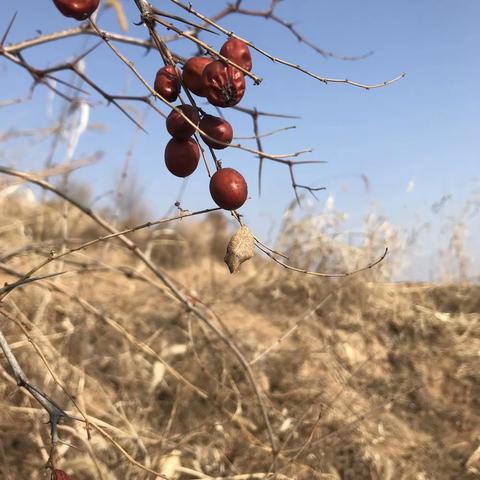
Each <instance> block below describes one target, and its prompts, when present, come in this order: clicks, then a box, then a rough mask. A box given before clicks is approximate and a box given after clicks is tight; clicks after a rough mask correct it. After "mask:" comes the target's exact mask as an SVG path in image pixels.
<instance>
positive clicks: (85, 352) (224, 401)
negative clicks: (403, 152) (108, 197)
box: [0, 197, 480, 480]
mask: <svg viewBox="0 0 480 480" xmlns="http://www.w3.org/2000/svg"><path fill="white" fill-rule="evenodd" d="M1 208H2V213H1V220H2V221H1V225H2V227H1V229H0V236H1V249H0V256H1V257H2V260H1V262H2V263H1V265H2V272H1V273H0V274H1V279H2V282H5V281H9V282H11V281H12V280H13V279H14V271H18V272H25V271H27V270H28V268H29V267H31V266H32V265H35V264H36V263H37V262H39V261H40V260H41V259H42V258H44V257H45V255H48V252H49V250H50V249H52V248H54V249H57V250H58V249H59V248H61V245H62V241H61V240H60V241H59V240H58V239H61V238H62V232H64V228H63V227H64V225H63V223H62V222H63V220H62V215H61V213H62V208H59V205H57V204H53V203H52V204H43V205H27V204H25V203H22V201H21V200H20V198H15V197H9V198H8V199H4V200H3V201H2V204H1ZM293 228H295V227H294V223H291V224H289V225H286V226H285V228H284V231H288V229H293ZM292 232H293V231H292V230H290V233H289V234H286V235H285V236H284V241H285V238H295V239H300V238H301V237H300V236H299V235H297V234H295V235H293V233H292ZM100 233H101V232H99V231H98V230H97V229H96V228H94V227H92V225H91V223H90V220H89V219H88V218H83V217H81V216H79V215H78V214H77V213H76V212H74V211H71V212H70V218H69V231H68V236H69V244H78V243H79V242H80V241H81V240H82V239H83V240H86V239H90V238H95V236H96V235H99V234H100ZM296 233H298V231H297V232H296ZM289 235H290V236H289ZM135 238H136V240H138V242H139V243H140V244H141V245H142V246H143V247H144V248H145V249H147V250H148V251H150V252H151V257H152V259H154V261H155V262H156V263H157V264H158V265H160V266H162V267H163V268H165V269H167V271H169V272H170V273H171V275H172V276H173V277H174V278H175V281H176V282H177V284H178V285H180V286H186V287H188V289H189V290H190V291H191V292H193V294H194V296H195V298H196V299H197V305H198V306H199V308H202V309H204V310H205V311H206V312H208V313H209V315H211V316H212V318H215V322H216V324H217V325H219V326H220V327H221V328H223V329H224V331H227V332H229V335H230V336H231V338H232V339H234V340H235V341H236V343H237V344H238V345H239V346H240V348H241V349H242V351H243V352H244V354H245V355H246V357H247V358H248V359H249V360H250V361H251V362H252V368H253V370H254V373H255V376H256V381H257V383H258V385H259V386H260V387H261V388H262V390H263V392H264V394H265V397H266V401H267V406H268V409H269V417H270V420H271V422H272V425H273V430H274V432H275V435H276V437H277V440H278V443H279V445H281V447H282V449H281V452H280V454H279V455H278V456H277V458H276V461H275V471H276V472H277V476H276V477H271V478H278V479H281V478H289V479H304V480H309V479H355V480H362V479H382V480H384V479H385V480H389V479H390V480H401V479H418V480H420V479H422V480H423V479H425V480H426V479H432V480H433V479H435V480H442V479H445V480H447V479H463V478H464V479H469V478H478V475H479V472H480V453H479V452H480V451H478V450H477V449H478V447H479V445H480V437H479V430H478V425H479V421H480V400H479V399H480V373H479V372H480V368H479V367H480V362H479V360H480V322H479V320H480V287H478V286H475V285H468V284H465V285H458V284H449V285H443V284H395V283H387V282H386V281H385V277H386V273H385V270H384V271H383V273H382V269H381V268H379V269H378V270H377V271H375V272H367V273H363V274H360V275H357V276H355V277H352V278H347V279H338V280H325V279H318V278H311V277H310V278H309V277H305V276H302V275H299V274H296V273H293V272H289V271H286V270H284V269H281V267H279V266H278V265H275V264H273V263H270V262H267V261H265V260H263V259H259V258H256V259H254V261H252V262H249V263H248V264H245V265H244V266H243V267H242V271H241V272H240V274H237V275H234V276H231V275H230V274H229V273H228V270H227V268H226V266H225V265H224V264H223V263H222V258H223V253H224V248H225V246H226V243H227V240H228V225H227V223H226V222H225V221H224V219H223V217H219V216H215V217H212V218H210V219H208V220H205V221H204V222H201V223H194V222H193V221H192V220H185V221H182V223H181V224H180V225H177V228H176V229H170V228H169V229H163V230H158V231H157V232H155V236H154V237H153V236H152V235H151V234H147V233H139V234H136V236H135ZM316 241H317V242H318V243H317V244H316V247H315V245H311V244H309V243H308V242H306V241H298V242H290V244H288V245H287V244H284V246H285V248H287V250H289V254H290V255H291V256H292V258H294V259H295V260H296V261H304V262H305V265H306V266H308V265H311V264H312V262H314V263H316V265H315V266H316V267H318V266H321V267H325V268H327V267H328V268H330V267H336V268H340V269H341V268H344V266H345V265H344V262H343V261H342V258H343V257H342V255H343V253H342V251H341V247H340V246H339V247H338V251H336V250H335V248H334V247H333V246H332V245H331V244H327V243H321V242H320V240H318V239H317V240H316ZM284 243H285V242H284ZM313 247H315V248H313ZM339 252H340V253H339ZM319 259H322V261H320V260H319ZM332 259H333V260H332ZM384 268H386V269H387V270H388V266H387V265H386V266H385V267H384ZM45 270H46V271H50V272H53V271H59V270H77V272H76V273H67V274H65V275H64V276H60V277H58V278H57V279H54V280H44V281H42V282H38V283H36V284H31V285H28V286H25V287H22V288H20V289H18V290H16V291H14V292H13V293H12V294H11V295H10V296H8V297H7V299H6V300H5V303H4V305H3V306H2V308H3V309H6V310H7V311H8V312H9V313H10V315H11V316H13V317H14V318H15V319H17V320H18V321H20V322H22V324H23V325H24V326H25V328H26V329H27V331H28V334H29V337H30V338H31V340H33V342H34V343H35V345H37V346H38V348H40V349H41V351H42V352H43V355H44V356H45V358H46V360H47V361H48V364H49V365H50V366H51V368H52V369H53V371H54V372H55V375H57V377H58V379H59V380H60V382H61V383H62V384H63V385H64V386H65V387H66V390H67V391H68V392H69V394H70V395H72V396H73V397H74V398H75V400H76V402H78V405H79V406H80V407H81V408H82V409H83V410H84V411H85V412H86V413H87V414H88V415H89V416H90V417H91V418H92V419H93V421H94V422H95V423H96V424H98V425H100V426H102V428H103V429H104V431H106V432H108V434H109V436H110V437H111V438H113V439H114V440H115V441H116V442H117V444H118V446H121V447H122V448H123V449H124V450H125V451H126V452H128V454H129V455H130V456H131V458H134V459H135V460H136V461H138V462H140V463H141V464H143V465H144V466H146V467H148V468H150V469H151V470H155V471H157V472H162V473H164V474H166V475H167V476H169V478H172V479H177V480H178V479H181V480H187V479H195V478H205V479H210V478H217V477H218V478H238V479H242V478H245V479H248V478H263V477H262V476H261V475H257V476H252V477H249V476H243V475H245V474H252V473H258V474H260V473H265V472H268V471H269V469H270V468H271V466H272V465H271V464H272V455H271V452H270V451H269V443H268V437H267V435H266V430H265V424H264V421H263V419H262V417H261V415H260V413H259V410H258V407H257V404H256V399H255V396H254V395H253V392H252V388H251V386H250V384H249V383H248V381H247V379H246V376H245V372H244V371H243V369H242V368H241V367H240V365H239V364H238V362H237V361H236V359H235V357H234V356H233V355H232V353H231V352H230V351H229V350H228V349H227V348H226V347H225V345H224V344H223V343H221V342H220V341H219V340H218V339H217V338H216V337H215V336H214V335H213V334H212V333H211V332H210V331H209V330H208V329H207V328H206V327H205V326H204V325H202V324H200V323H199V322H198V320H197V319H196V318H195V317H194V316H192V315H191V314H190V313H189V312H188V311H187V310H185V308H183V307H182V306H181V305H179V304H178V303H177V302H176V301H174V300H173V299H172V298H171V296H170V295H169V294H168V293H167V292H166V291H165V289H164V288H163V287H162V286H161V285H159V284H158V283H156V281H155V280H152V279H151V277H150V275H149V273H148V272H147V271H146V270H145V269H144V268H143V267H142V266H141V265H140V264H139V263H138V262H137V261H136V260H135V259H134V258H133V257H132V256H131V255H130V254H129V252H128V251H127V250H125V249H122V248H121V247H120V244H118V243H116V242H112V243H110V244H108V247H107V246H106V245H105V244H99V245H97V246H96V247H94V248H92V249H89V250H87V251H85V252H82V253H79V254H75V255H72V256H70V257H66V258H65V259H64V260H63V261H59V262H57V263H52V264H50V265H49V266H48V267H47V268H46V269H45ZM8 272H10V273H8ZM44 273H45V272H44ZM325 299H326V300H325ZM323 300H325V301H324V303H323V304H322V305H321V306H320V307H318V305H319V304H320V303H321V302H322V301H323ZM317 307H318V308H317ZM0 325H1V328H2V330H3V331H4V333H5V335H6V337H7V339H8V341H9V343H10V344H11V346H12V348H13V351H14V353H15V354H16V355H17V357H18V360H19V361H20V363H21V365H22V366H23V368H24V370H25V372H26V373H27V375H28V376H29V377H30V379H31V380H32V381H33V382H34V383H35V384H36V385H38V386H40V387H41V388H42V389H43V390H44V391H46V392H48V393H49V394H50V395H51V396H52V397H53V398H55V399H56V401H57V402H58V403H59V404H60V405H62V406H63V407H64V408H65V409H67V410H68V411H70V412H72V413H73V412H75V407H74V406H73V405H72V402H71V400H70V399H69V398H68V397H67V396H66V395H65V394H64V393H63V392H62V390H61V389H60V388H59V387H58V386H57V385H56V384H55V382H54V381H53V380H52V377H51V375H50V374H49V372H48V370H47V368H46V366H45V365H44V363H43V362H42V360H41V359H40V357H39V356H38V354H37V353H36V351H35V349H34V347H33V346H32V343H31V342H30V341H29V340H28V339H27V338H26V337H25V335H24V334H23V333H22V331H21V330H20V328H19V327H18V325H16V324H15V323H12V322H9V321H7V320H6V319H5V318H3V317H2V318H1V319H0ZM280 339H281V341H280ZM0 374H1V377H2V380H1V382H0V405H1V408H0V432H1V433H0V478H1V479H5V480H14V479H18V478H22V479H27V478H28V479H33V480H35V479H40V478H45V477H44V475H45V471H44V468H43V467H44V464H45V461H46V459H47V457H48V448H49V431H48V426H47V425H45V424H44V421H45V420H46V419H47V418H46V414H45V412H44V411H43V410H41V408H40V407H39V405H38V404H36V403H35V402H34V401H33V400H32V399H31V398H29V397H28V396H27V395H26V394H24V393H23V392H22V391H19V390H18V389H17V388H16V386H15V382H14V380H13V377H12V374H11V372H10V369H9V368H8V366H7V364H6V362H5V359H4V358H2V359H1V363H0ZM180 376H181V378H180ZM189 384H190V385H189ZM199 392H205V394H206V395H207V397H208V398H203V397H202V395H201V394H200V393H199ZM76 414H77V415H78V413H76ZM60 433H61V437H62V440H63V441H65V442H66V443H65V444H61V445H59V447H58V455H57V464H58V466H59V467H61V468H63V469H64V470H66V471H68V472H69V473H73V474H74V478H76V479H77V480H90V479H98V478H102V479H104V480H124V479H154V478H156V477H155V475H153V474H151V473H147V472H146V471H144V470H142V469H140V468H138V467H136V466H134V465H133V464H132V462H131V461H129V460H127V458H126V457H125V455H123V454H122V453H121V452H120V450H119V449H118V448H117V447H116V446H114V445H113V444H112V443H111V442H110V441H109V440H108V439H106V438H105V437H104V436H102V435H101V434H100V433H99V432H98V431H96V430H95V429H92V430H91V435H92V438H91V440H90V441H89V440H88V439H87V436H86V431H85V426H84V424H83V423H81V422H68V423H66V424H64V425H63V426H62V427H61V429H60ZM475 452H476V453H475ZM282 475H283V476H282Z"/></svg>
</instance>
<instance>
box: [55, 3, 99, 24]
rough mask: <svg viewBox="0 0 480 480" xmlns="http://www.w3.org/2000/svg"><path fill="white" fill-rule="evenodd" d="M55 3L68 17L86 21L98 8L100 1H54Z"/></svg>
mask: <svg viewBox="0 0 480 480" xmlns="http://www.w3.org/2000/svg"><path fill="white" fill-rule="evenodd" d="M53 3H54V4H55V6H56V7H57V8H58V9H59V10H60V12H62V13H63V15H65V16H66V17H72V18H75V19H76V20H85V19H86V18H88V17H89V16H90V15H91V14H92V13H93V12H94V11H95V10H96V9H97V8H98V5H99V4H100V0H53Z"/></svg>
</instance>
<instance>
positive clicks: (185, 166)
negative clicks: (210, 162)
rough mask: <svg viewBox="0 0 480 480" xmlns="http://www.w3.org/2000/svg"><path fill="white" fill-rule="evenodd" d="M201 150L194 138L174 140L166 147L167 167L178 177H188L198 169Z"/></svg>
mask: <svg viewBox="0 0 480 480" xmlns="http://www.w3.org/2000/svg"><path fill="white" fill-rule="evenodd" d="M199 160H200V149H199V148H198V145H197V142H195V141H194V140H193V139H192V138H189V139H188V140H175V139H174V138H172V139H171V140H170V141H169V142H168V143H167V146H166V147H165V165H166V166H167V168H168V170H169V172H170V173H172V174H173V175H175V176H176V177H188V176H189V175H191V174H192V173H193V172H194V171H195V170H196V168H197V165H198V161H199Z"/></svg>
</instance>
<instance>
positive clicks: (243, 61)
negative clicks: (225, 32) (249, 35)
mask: <svg viewBox="0 0 480 480" xmlns="http://www.w3.org/2000/svg"><path fill="white" fill-rule="evenodd" d="M220 53H221V54H222V55H223V56H224V57H227V58H228V59H229V60H231V61H232V62H235V63H236V64H237V65H239V66H240V67H242V68H244V69H245V70H248V71H250V70H251V69H252V56H251V55H250V49H249V48H248V45H247V44H246V43H245V42H242V41H241V40H238V39H237V38H230V39H229V40H227V41H226V42H225V43H224V44H223V47H222V48H221V50H220Z"/></svg>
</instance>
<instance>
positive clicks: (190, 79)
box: [182, 57, 213, 97]
mask: <svg viewBox="0 0 480 480" xmlns="http://www.w3.org/2000/svg"><path fill="white" fill-rule="evenodd" d="M212 62H213V60H212V59H211V58H209V57H192V58H190V59H189V60H187V62H186V63H185V65H184V66H183V73H182V80H183V83H184V84H185V86H186V87H187V88H188V89H189V90H190V91H191V92H193V93H194V94H195V95H198V96H199V97H205V96H206V93H205V87H204V85H203V81H202V74H203V71H204V70H205V67H206V66H207V65H209V64H210V63H212Z"/></svg>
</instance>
